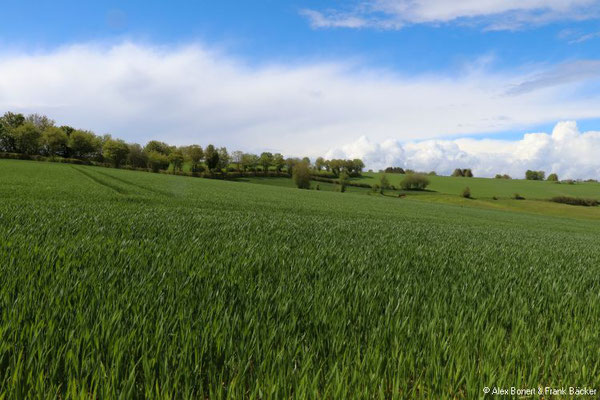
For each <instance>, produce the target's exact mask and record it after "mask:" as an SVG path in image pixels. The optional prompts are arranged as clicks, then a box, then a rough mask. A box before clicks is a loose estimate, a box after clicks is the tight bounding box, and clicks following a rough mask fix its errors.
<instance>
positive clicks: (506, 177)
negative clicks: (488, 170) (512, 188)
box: [495, 174, 511, 179]
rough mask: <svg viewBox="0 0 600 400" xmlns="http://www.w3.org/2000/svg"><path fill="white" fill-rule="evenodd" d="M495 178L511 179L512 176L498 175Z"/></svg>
mask: <svg viewBox="0 0 600 400" xmlns="http://www.w3.org/2000/svg"><path fill="white" fill-rule="evenodd" d="M495 178H496V179H511V177H510V175H507V174H504V175H500V174H496V176H495Z"/></svg>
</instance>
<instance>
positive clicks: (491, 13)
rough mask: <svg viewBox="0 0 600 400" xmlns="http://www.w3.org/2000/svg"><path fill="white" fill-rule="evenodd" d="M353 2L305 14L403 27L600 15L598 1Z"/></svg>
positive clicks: (509, 25) (315, 21)
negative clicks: (346, 5) (341, 6)
mask: <svg viewBox="0 0 600 400" xmlns="http://www.w3.org/2000/svg"><path fill="white" fill-rule="evenodd" d="M351 4H352V5H351V6H350V7H349V8H346V9H342V10H326V11H323V12H320V11H315V10H304V11H303V12H302V13H303V14H304V15H305V16H306V17H308V18H309V20H310V22H311V25H312V26H313V27H315V28H332V27H346V28H363V27H376V28H383V29H399V28H401V27H403V26H405V25H408V24H422V23H427V24H438V23H448V22H458V23H464V24H477V25H483V26H485V27H486V28H487V29H492V30H504V29H519V28H523V27H527V26H531V25H541V24H545V23H549V22H553V21H564V20H584V19H590V18H596V17H598V15H599V12H600V4H599V2H598V0H461V1H448V0H363V1H359V2H354V3H351ZM350 21H352V23H350Z"/></svg>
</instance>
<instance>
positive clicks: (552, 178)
mask: <svg viewBox="0 0 600 400" xmlns="http://www.w3.org/2000/svg"><path fill="white" fill-rule="evenodd" d="M548 180H549V181H550V182H558V175H557V174H554V173H552V174H550V175H548Z"/></svg>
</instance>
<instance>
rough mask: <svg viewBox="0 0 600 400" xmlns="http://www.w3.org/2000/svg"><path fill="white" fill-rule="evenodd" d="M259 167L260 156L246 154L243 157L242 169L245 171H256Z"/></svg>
mask: <svg viewBox="0 0 600 400" xmlns="http://www.w3.org/2000/svg"><path fill="white" fill-rule="evenodd" d="M257 166H258V156H257V155H256V154H250V153H246V154H244V156H243V157H242V168H243V169H244V171H256V167H257Z"/></svg>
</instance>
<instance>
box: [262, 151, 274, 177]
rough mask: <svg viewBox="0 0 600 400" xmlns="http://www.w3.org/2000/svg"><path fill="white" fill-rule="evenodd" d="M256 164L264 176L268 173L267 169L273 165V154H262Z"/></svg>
mask: <svg viewBox="0 0 600 400" xmlns="http://www.w3.org/2000/svg"><path fill="white" fill-rule="evenodd" d="M258 162H259V163H260V165H261V167H262V170H263V172H264V173H265V174H266V173H267V172H268V171H269V167H270V166H271V165H272V164H273V154H271V153H269V152H264V153H262V154H261V155H260V158H259V160H258Z"/></svg>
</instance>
